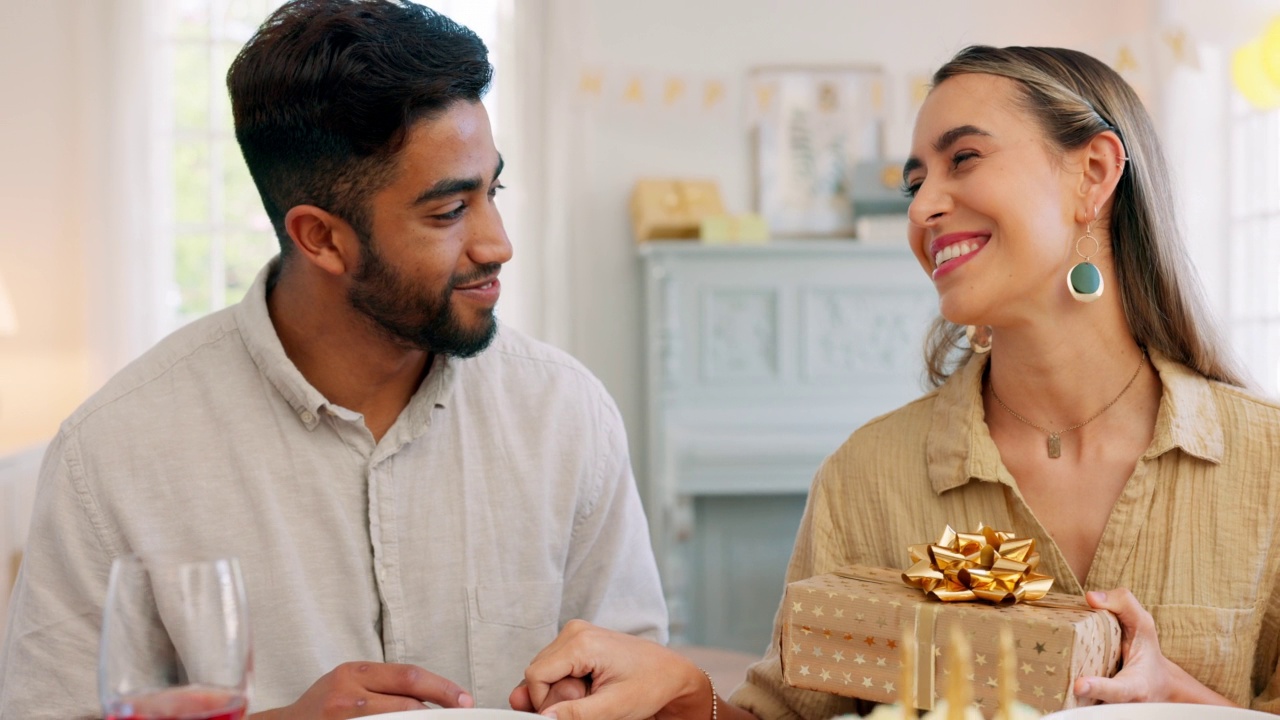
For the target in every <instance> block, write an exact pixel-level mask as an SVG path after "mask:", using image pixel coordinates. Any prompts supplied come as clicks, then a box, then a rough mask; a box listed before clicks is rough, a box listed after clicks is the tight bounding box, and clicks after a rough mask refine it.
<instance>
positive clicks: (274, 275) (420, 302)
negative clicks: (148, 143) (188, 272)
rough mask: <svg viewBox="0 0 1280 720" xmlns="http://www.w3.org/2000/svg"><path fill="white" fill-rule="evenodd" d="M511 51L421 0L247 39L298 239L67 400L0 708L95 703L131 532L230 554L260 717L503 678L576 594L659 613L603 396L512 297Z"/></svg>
mask: <svg viewBox="0 0 1280 720" xmlns="http://www.w3.org/2000/svg"><path fill="white" fill-rule="evenodd" d="M490 75H491V67H490V64H489V62H488V59H487V51H486V49H485V47H484V45H483V43H481V42H480V40H479V39H478V38H477V37H476V36H475V35H474V34H473V33H471V32H470V31H469V30H467V29H465V28H463V27H460V26H458V25H456V24H454V23H453V22H451V21H450V20H448V19H447V18H445V17H443V16H440V15H438V14H435V13H433V12H432V11H430V10H427V9H426V8H423V7H420V6H417V5H415V4H413V3H410V2H407V1H405V0H369V1H366V2H357V1H355V0H296V1H295V2H291V3H290V4H288V5H286V6H285V7H283V8H281V9H280V10H278V11H277V12H276V13H275V14H273V15H272V16H271V17H270V18H269V19H268V20H267V21H266V23H264V24H263V26H262V28H261V29H260V30H259V32H258V34H257V35H256V36H255V37H254V38H253V39H252V40H250V42H249V43H248V45H247V46H246V47H245V48H244V49H243V51H242V52H241V53H240V56H239V57H238V58H237V59H236V61H235V63H234V64H233V66H232V68H231V71H230V72H229V74H228V85H229V87H230V91H231V97H232V105H233V110H234V113H235V123H236V135H237V138H238V139H239V141H240V144H241V148H242V149H243V151H244V155H245V159H246V160H247V162H248V165H249V168H250V171H251V172H252V173H253V177H254V180H255V181H256V183H257V185H258V189H259V191H260V193H261V195H262V198H263V202H264V204H265V206H266V209H267V212H268V214H269V216H270V217H271V220H272V222H273V224H274V226H275V230H276V234H277V236H278V237H279V239H280V243H281V254H280V256H279V257H278V258H277V259H276V260H273V261H272V263H271V264H269V265H268V267H266V268H265V269H264V270H263V272H262V273H261V275H260V276H259V277H258V280H257V282H256V284H255V285H254V286H253V288H252V289H251V290H250V291H249V293H248V295H247V297H246V298H245V300H244V301H243V302H242V303H240V304H239V305H238V306H236V307H233V308H229V309H227V310H224V311H222V312H219V313H216V314H214V315H211V316H209V317H207V318H205V319H203V320H200V321H198V322H196V323H193V324H192V325H190V326H188V327H186V328H184V329H182V330H180V331H178V332H177V333H175V334H174V335H172V336H170V337H169V338H167V339H166V340H164V341H163V342H161V343H160V344H159V345H157V346H156V347H155V348H153V349H152V350H151V351H149V352H148V353H147V354H146V355H144V356H143V357H142V358H140V359H139V360H138V361H136V362H135V363H133V364H132V365H130V366H129V367H128V368H126V369H125V370H124V371H122V372H121V373H120V374H119V375H117V376H116V377H115V378H113V379H112V380H111V381H110V382H109V383H108V384H107V385H106V387H104V388H103V389H102V390H101V391H100V392H98V393H97V394H96V395H95V396H94V397H93V398H91V399H90V400H89V401H87V402H86V403H85V404H84V406H82V407H81V408H79V409H78V410H77V411H76V412H75V414H73V415H72V416H71V417H70V418H69V419H68V420H67V421H66V423H64V424H63V426H62V429H61V431H60V432H59V434H58V436H57V437H56V438H55V440H54V441H53V443H52V445H51V446H50V449H49V453H48V455H47V457H46V458H45V463H44V466H43V469H42V471H41V478H40V488H39V492H38V498H37V502H36V509H35V515H34V520H33V524H32V530H31V536H30V539H29V541H28V545H27V551H26V558H25V562H24V567H23V569H22V573H21V576H20V578H19V581H18V586H17V589H16V590H15V594H14V599H13V603H12V613H11V619H10V625H9V629H8V636H7V639H6V643H5V648H4V654H3V659H2V662H3V666H2V667H0V673H2V677H0V716H3V717H6V718H7V717H15V718H16V717H22V718H36V717H50V718H53V717H56V718H68V717H100V709H99V708H98V707H97V702H96V689H95V673H94V666H95V660H96V650H97V643H98V635H99V632H100V618H101V611H102V603H103V599H104V596H105V594H106V580H107V574H108V570H109V568H110V565H111V561H112V559H113V558H115V557H118V556H120V555H123V554H127V553H135V554H139V555H142V556H144V557H145V556H149V555H157V554H162V553H163V554H167V555H178V556H186V557H210V556H226V555H230V556H236V557H238V558H239V560H240V563H241V566H242V569H243V573H244V576H245V583H246V586H247V594H248V597H249V603H250V611H251V616H252V620H253V626H254V627H253V632H254V655H255V667H256V675H255V677H256V680H255V693H254V698H253V702H252V709H253V710H255V711H261V710H268V711H270V712H266V713H264V714H263V715H262V717H264V718H265V717H270V718H293V717H299V718H301V717H306V718H338V717H342V718H345V717H356V716H361V715H369V714H374V713H379V712H388V711H394V710H400V709H409V708H413V707H418V708H420V707H422V704H421V703H422V702H424V701H425V702H430V703H434V704H438V705H441V706H445V707H469V706H472V705H487V706H499V707H501V706H505V705H506V704H507V701H508V695H509V693H511V690H512V687H513V686H515V685H516V684H517V683H518V682H519V681H520V680H521V678H522V677H523V669H524V667H525V665H526V664H527V663H528V662H529V661H530V660H531V659H532V658H533V656H534V655H535V654H536V653H537V651H538V650H540V649H541V648H542V647H543V646H544V645H546V644H547V643H549V642H550V641H551V640H552V639H554V638H555V636H556V634H557V632H558V631H559V629H560V628H561V627H562V626H563V625H564V624H565V623H566V622H568V621H569V620H570V619H572V618H575V617H582V618H586V619H588V620H591V621H592V622H594V623H597V624H600V625H604V626H607V627H612V628H614V629H617V630H620V631H623V632H627V633H633V634H637V635H642V636H647V637H650V638H655V639H658V640H664V639H665V632H666V631H665V626H666V611H665V608H664V605H663V601H662V595H661V590H660V587H659V583H658V577H657V573H656V569H655V566H654V560H653V557H652V552H651V550H650V546H649V538H648V532H647V529H646V525H645V522H644V517H643V514H642V511H641V508H640V505H639V498H638V495H637V493H636V490H635V486H634V481H633V479H632V477H631V470H630V465H629V461H628V457H627V449H626V440H625V435H624V433H623V428H622V425H621V421H620V418H619V415H618V413H617V410H616V408H615V406H614V404H613V402H612V400H611V399H610V398H609V396H608V395H607V393H606V392H605V390H604V389H603V387H602V386H601V384H600V383H599V381H598V380H596V379H595V378H594V377H593V376H591V374H590V373H588V372H587V371H586V370H585V369H584V368H583V367H582V366H581V365H579V364H578V363H577V362H575V361H574V360H573V359H571V358H569V357H568V356H566V355H565V354H563V353H561V352H558V351H556V350H554V349H552V348H549V347H547V346H545V345H542V344H540V343H537V342H535V341H533V340H530V339H528V338H526V337H524V336H522V335H520V334H519V333H516V332H514V331H512V330H510V329H507V328H502V329H499V328H498V325H497V323H496V321H495V319H494V315H493V311H494V305H495V303H496V302H497V299H498V294H499V287H500V285H499V281H498V275H499V270H500V269H501V267H502V265H503V263H505V262H506V261H507V260H509V259H510V257H511V245H510V243H509V242H508V240H507V237H506V234H505V231H504V230H503V227H502V221H501V219H500V218H499V215H498V211H497V209H496V207H495V205H494V195H495V193H496V192H497V191H498V189H499V188H501V185H500V183H499V176H500V174H501V171H502V160H501V158H500V157H499V155H498V152H497V150H496V149H495V148H494V144H493V138H492V134H491V131H490V127H489V120H488V117H487V115H486V113H485V109H484V107H483V106H482V105H481V104H480V98H481V96H482V94H483V93H484V91H485V89H486V88H487V86H488V83H489V79H490ZM486 348H487V349H486Z"/></svg>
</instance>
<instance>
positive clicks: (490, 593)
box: [467, 581, 564, 708]
mask: <svg viewBox="0 0 1280 720" xmlns="http://www.w3.org/2000/svg"><path fill="white" fill-rule="evenodd" d="M563 591H564V583H562V582H558V581H557V582H520V583H494V584H489V585H477V586H474V587H471V588H468V592H467V594H468V595H469V596H470V597H469V598H468V606H469V607H468V613H467V614H468V627H467V642H468V644H469V646H470V648H469V649H470V651H471V689H472V692H473V693H475V698H476V703H477V705H478V706H479V707H495V708H506V707H510V706H509V705H508V703H507V699H508V697H509V696H510V694H511V690H512V688H514V687H515V686H516V684H518V683H519V682H520V681H521V680H523V679H524V669H525V667H526V666H527V665H528V664H529V661H531V660H533V656H534V655H537V654H538V652H539V651H541V650H542V648H544V647H546V646H547V645H548V644H549V643H550V642H551V641H552V640H554V639H555V637H556V634H557V633H558V632H559V630H560V627H559V620H560V600H561V596H562V593H563Z"/></svg>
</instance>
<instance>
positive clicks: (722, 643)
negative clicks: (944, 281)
mask: <svg viewBox="0 0 1280 720" xmlns="http://www.w3.org/2000/svg"><path fill="white" fill-rule="evenodd" d="M639 253H640V258H641V264H642V267H643V272H644V291H645V333H646V343H645V345H646V352H647V358H646V371H647V378H646V383H647V384H646V398H647V403H648V407H647V427H646V431H647V466H648V476H647V478H646V480H645V482H644V483H643V485H642V488H643V492H644V494H645V506H646V509H647V511H648V513H649V521H650V528H651V530H652V534H653V541H654V546H655V550H656V552H657V555H658V563H659V567H660V569H661V571H662V577H663V583H664V586H665V588H666V592H667V599H668V602H669V604H670V608H671V619H672V628H671V630H672V640H673V642H676V643H697V644H700V645H711V646H716V647H724V648H733V649H739V650H744V651H748V652H753V653H758V652H761V651H762V650H763V649H764V647H765V645H766V644H767V642H768V640H769V633H770V629H771V623H772V619H773V614H774V611H775V610H776V609H777V605H778V600H779V598H780V597H781V592H782V580H783V575H784V571H785V569H786V562H787V559H788V557H789V556H790V552H791V545H792V542H793V540H794V539H795V531H796V527H797V526H798V524H799V521H800V514H801V512H802V511H803V509H804V501H805V495H806V494H807V492H808V489H809V484H810V482H811V481H812V479H813V474H814V472H815V471H816V470H817V468H818V465H819V464H820V463H821V462H822V460H823V458H825V457H826V456H827V455H828V454H830V453H831V452H832V451H833V450H835V448H836V447H838V446H839V445H840V443H842V442H843V441H844V440H845V438H847V437H848V435H849V433H850V432H852V431H853V430H854V429H855V428H857V427H858V426H859V425H861V424H862V423H864V422H866V421H867V420H870V419H871V418H873V417H875V416H877V415H880V414H882V413H884V412H886V411H889V410H892V409H893V408H896V407H898V406H900V405H902V404H904V403H906V402H907V401H909V400H911V399H913V398H915V397H918V396H919V395H920V394H921V393H922V392H923V387H924V384H923V367H924V363H923V360H922V347H923V342H924V336H925V330H926V328H927V327H928V324H929V322H930V320H931V319H932V318H933V317H934V316H935V315H936V312H937V296H936V295H935V293H934V290H933V286H932V284H931V283H930V282H929V279H928V277H926V276H925V274H924V272H923V271H922V270H921V269H920V266H919V264H917V262H916V260H915V257H914V256H913V255H912V254H911V253H910V251H909V250H908V249H907V248H906V245H905V242H904V243H903V246H902V247H900V248H899V247H877V246H864V245H859V244H858V243H856V242H853V241H842V240H814V241H775V242H773V243H771V244H768V245H763V246H714V245H702V244H699V243H694V242H679V241H665V242H664V241H659V242H650V243H646V244H644V245H642V246H641V247H640V251H639ZM904 552H905V549H904Z"/></svg>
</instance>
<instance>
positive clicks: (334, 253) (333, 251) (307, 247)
mask: <svg viewBox="0 0 1280 720" xmlns="http://www.w3.org/2000/svg"><path fill="white" fill-rule="evenodd" d="M284 228H285V230H286V231H287V232H288V233H289V237H290V238H291V239H292V240H293V247H294V248H295V249H296V250H297V251H298V254H299V255H301V256H302V257H303V258H306V261H307V262H309V263H311V264H312V265H314V266H316V267H318V268H320V269H321V270H323V271H325V272H327V273H329V274H330V275H344V274H346V273H347V272H348V271H354V270H355V269H356V268H357V267H358V266H359V262H360V239H359V238H358V237H357V236H356V232H355V229H354V228H352V227H351V225H350V223H348V222H347V221H345V220H343V219H342V218H340V217H338V216H337V215H334V214H333V213H331V212H329V211H327V210H322V209H320V208H318V207H316V206H315V205H294V206H293V207H292V208H289V212H287V213H285V216H284Z"/></svg>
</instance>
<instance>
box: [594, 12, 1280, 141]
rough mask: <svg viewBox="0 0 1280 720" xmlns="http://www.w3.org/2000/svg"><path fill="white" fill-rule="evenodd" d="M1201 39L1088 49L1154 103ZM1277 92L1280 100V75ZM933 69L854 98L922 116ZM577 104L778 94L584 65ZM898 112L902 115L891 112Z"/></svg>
mask: <svg viewBox="0 0 1280 720" xmlns="http://www.w3.org/2000/svg"><path fill="white" fill-rule="evenodd" d="M1275 27H1276V29H1275V41H1274V44H1275V47H1276V51H1275V53H1274V57H1275V63H1274V66H1275V68H1276V71H1277V77H1278V78H1280V21H1277V24H1276V25H1275ZM1197 45H1198V43H1197V41H1196V39H1195V38H1194V36H1193V35H1192V34H1191V33H1190V32H1189V31H1188V30H1187V29H1186V28H1183V27H1178V26H1164V27H1160V28H1157V29H1155V30H1152V31H1150V32H1146V33H1141V34H1134V35H1127V36H1117V37H1113V38H1111V39H1109V40H1106V41H1103V42H1101V43H1098V44H1096V45H1094V46H1091V47H1090V46H1086V47H1082V48H1081V50H1083V51H1084V52H1087V53H1089V54H1090V55H1093V56H1094V57H1097V58H1098V59H1100V60H1102V61H1104V62H1106V63H1107V64H1108V65H1110V66H1111V67H1112V68H1114V69H1115V70H1116V71H1117V72H1118V73H1120V75H1121V76H1122V77H1124V79H1125V80H1126V81H1128V82H1129V84H1130V85H1132V86H1133V87H1134V89H1135V90H1136V91H1137V92H1138V94H1139V95H1140V96H1141V97H1142V98H1143V99H1144V100H1146V101H1150V100H1151V99H1153V97H1154V95H1155V94H1156V93H1157V92H1158V88H1159V85H1160V83H1161V82H1162V81H1163V80H1164V79H1165V78H1167V77H1168V76H1169V75H1170V74H1171V73H1173V72H1174V71H1176V70H1179V69H1184V70H1188V71H1197V72H1198V71H1199V70H1200V59H1199V53H1198V51H1197ZM1276 86H1277V87H1276V90H1275V97H1276V101H1277V103H1280V81H1278V82H1277V83H1276ZM928 89H929V75H928V74H927V73H923V72H915V73H907V74H904V75H900V76H897V77H895V76H893V75H888V76H886V78H885V80H884V81H883V82H882V83H879V84H876V83H870V84H865V86H862V87H860V88H858V89H856V93H857V95H856V96H855V97H852V98H845V99H846V100H852V101H853V102H856V103H858V104H860V105H862V106H863V107H867V108H871V109H873V110H874V111H875V112H876V113H877V114H879V113H885V112H888V111H889V110H890V108H891V106H892V104H893V103H894V102H901V103H902V104H903V105H905V106H906V107H905V110H906V113H905V114H906V116H907V117H910V116H914V114H915V111H916V110H918V109H919V106H920V103H921V102H923V100H924V97H925V95H927V94H928ZM574 98H575V102H577V103H578V104H579V105H581V106H582V107H584V108H585V109H587V110H593V111H606V112H622V113H657V114H671V115H679V116H685V117H689V118H696V117H705V118H708V119H711V118H717V119H723V118H730V117H735V116H737V113H738V112H739V111H740V110H742V111H745V112H746V113H747V117H748V118H749V119H751V121H752V122H753V123H754V122H755V121H756V120H757V119H758V118H760V117H765V116H767V115H768V114H769V112H770V109H771V106H772V104H773V103H774V102H775V101H776V100H777V92H776V88H775V87H774V86H772V85H770V80H769V78H768V77H753V76H748V73H742V74H740V75H731V74H714V75H708V74H701V73H685V72H678V71H676V72H662V71H658V70H653V69H649V68H634V67H632V68H623V67H591V66H586V67H583V68H582V69H581V70H580V71H579V76H578V79H577V83H576V87H575V91H574ZM891 114H896V113H891Z"/></svg>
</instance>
